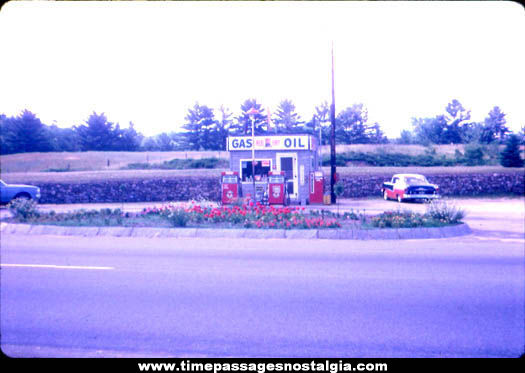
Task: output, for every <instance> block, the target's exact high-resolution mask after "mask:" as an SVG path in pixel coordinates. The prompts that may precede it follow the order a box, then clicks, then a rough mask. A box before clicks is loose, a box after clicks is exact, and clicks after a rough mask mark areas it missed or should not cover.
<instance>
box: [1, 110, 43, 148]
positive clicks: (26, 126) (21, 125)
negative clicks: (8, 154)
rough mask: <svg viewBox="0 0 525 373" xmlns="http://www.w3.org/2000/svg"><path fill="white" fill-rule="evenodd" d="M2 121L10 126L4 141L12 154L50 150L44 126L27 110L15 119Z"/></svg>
mask: <svg viewBox="0 0 525 373" xmlns="http://www.w3.org/2000/svg"><path fill="white" fill-rule="evenodd" d="M4 121H7V123H8V124H10V126H9V132H8V133H7V134H6V139H5V141H6V142H7V143H9V144H10V146H11V149H10V150H11V151H12V152H13V153H26V152H48V151H51V150H52V144H51V140H50V138H49V135H48V132H47V128H46V126H45V125H44V124H42V122H41V121H40V119H38V118H37V116H36V115H35V114H33V113H32V112H30V111H29V110H24V111H23V112H22V113H21V114H20V115H19V116H18V117H16V118H11V120H8V119H7V118H6V119H4Z"/></svg>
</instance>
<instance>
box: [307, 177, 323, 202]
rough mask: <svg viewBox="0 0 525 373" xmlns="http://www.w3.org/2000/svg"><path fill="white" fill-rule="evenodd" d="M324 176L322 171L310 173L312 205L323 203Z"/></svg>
mask: <svg viewBox="0 0 525 373" xmlns="http://www.w3.org/2000/svg"><path fill="white" fill-rule="evenodd" d="M323 193H324V176H323V173H322V172H321V171H315V172H311V173H310V203H321V204H322V203H323Z"/></svg>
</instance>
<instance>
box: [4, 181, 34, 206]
mask: <svg viewBox="0 0 525 373" xmlns="http://www.w3.org/2000/svg"><path fill="white" fill-rule="evenodd" d="M17 198H20V199H27V200H29V199H32V200H34V201H38V200H39V199H40V188H39V187H36V186H33V185H15V184H6V183H4V182H3V181H2V180H0V203H1V204H2V205H6V204H8V203H9V202H11V201H12V200H14V199H17Z"/></svg>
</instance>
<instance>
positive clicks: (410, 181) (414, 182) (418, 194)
mask: <svg viewBox="0 0 525 373" xmlns="http://www.w3.org/2000/svg"><path fill="white" fill-rule="evenodd" d="M381 193H382V194H383V198H384V199H385V200H389V199H397V200H398V202H403V201H408V200H419V201H430V200H433V199H436V198H439V187H438V186H437V185H435V184H430V183H429V182H428V180H427V179H426V178H425V177H424V176H423V175H419V174H396V175H394V176H393V177H392V180H391V181H389V182H385V183H383V187H382V188H381Z"/></svg>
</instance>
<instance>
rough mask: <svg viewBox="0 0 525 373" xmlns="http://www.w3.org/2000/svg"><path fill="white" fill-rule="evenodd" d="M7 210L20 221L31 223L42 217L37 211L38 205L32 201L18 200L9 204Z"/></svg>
mask: <svg viewBox="0 0 525 373" xmlns="http://www.w3.org/2000/svg"><path fill="white" fill-rule="evenodd" d="M7 208H8V209H9V211H10V212H11V214H12V215H13V217H14V218H15V219H16V220H18V221H23V222H25V221H29V220H32V219H36V218H38V217H39V216H40V213H39V212H38V210H37V203H36V202H35V201H33V200H32V199H22V198H17V199H14V200H13V201H11V202H9V204H8V205H7Z"/></svg>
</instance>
